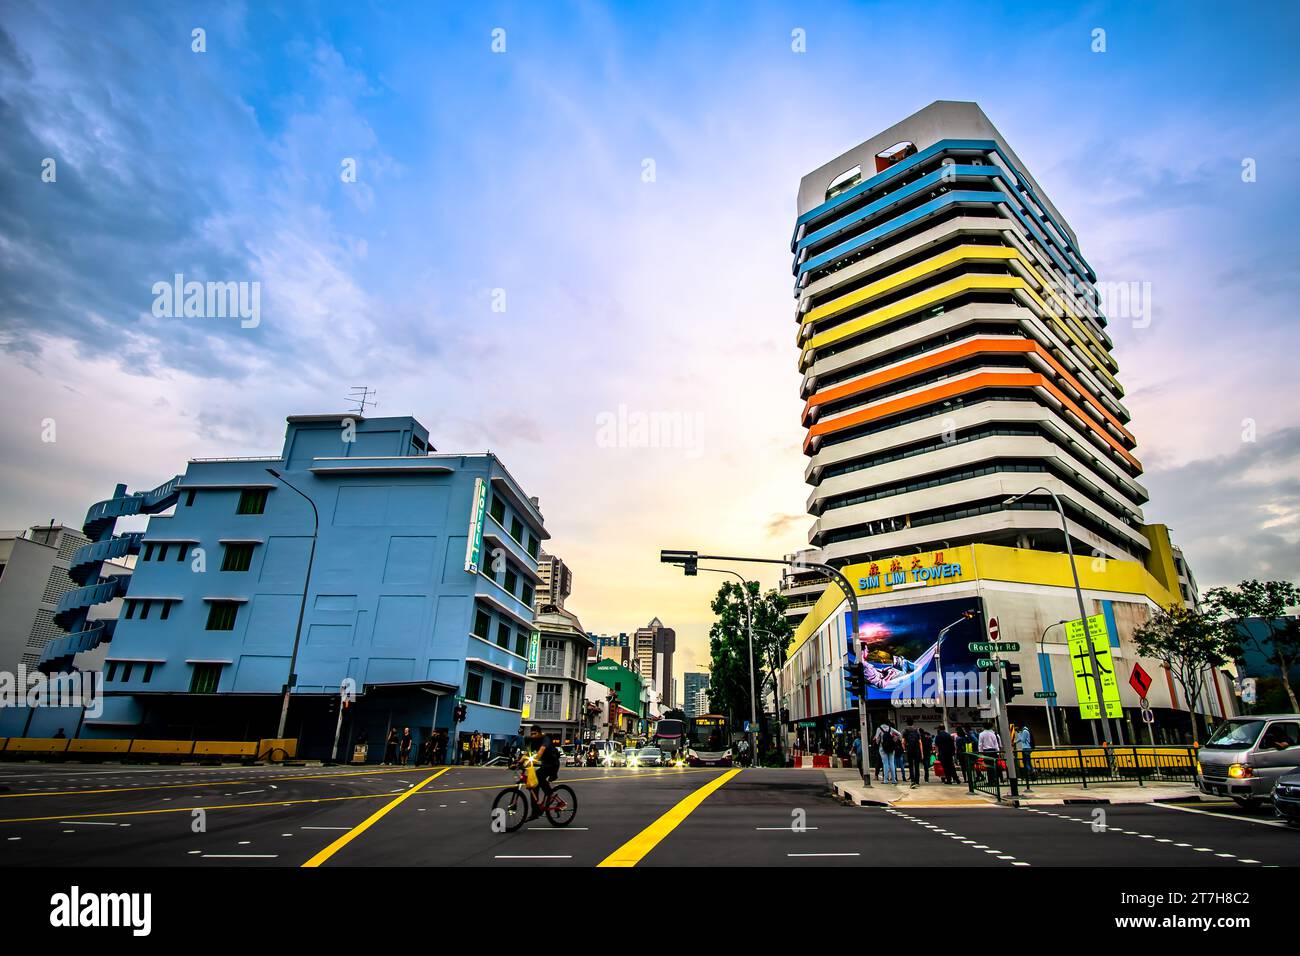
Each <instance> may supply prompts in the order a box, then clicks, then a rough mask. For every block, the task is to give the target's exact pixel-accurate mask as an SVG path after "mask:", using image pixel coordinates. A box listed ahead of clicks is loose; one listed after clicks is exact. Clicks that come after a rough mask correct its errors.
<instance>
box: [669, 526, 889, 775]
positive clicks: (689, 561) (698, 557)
mask: <svg viewBox="0 0 1300 956" xmlns="http://www.w3.org/2000/svg"><path fill="white" fill-rule="evenodd" d="M659 560H660V561H661V562H662V563H664V564H680V565H681V566H682V569H683V570H684V571H685V572H686V573H687V574H688V575H691V574H695V572H696V571H697V570H699V562H700V561H747V562H749V563H751V564H779V565H780V566H781V567H784V568H818V569H820V570H822V571H825V572H826V574H827V575H828V576H830V577H831V578H832V579H834V581H835V583H836V584H838V585H839V586H840V590H842V591H843V592H844V596H845V597H846V598H847V599H848V602H849V609H850V611H851V612H852V615H853V616H852V618H851V620H852V621H853V637H852V638H850V640H852V641H853V644H854V645H855V646H854V652H855V653H856V652H857V648H856V643H857V641H856V638H857V632H858V593H857V592H856V591H855V590H854V589H853V585H851V584H850V583H849V579H848V578H846V577H845V576H844V575H843V574H841V573H840V571H839V569H838V568H836V567H833V566H831V565H829V564H822V563H821V562H820V561H786V560H784V559H777V558H744V557H736V556H734V555H725V554H700V553H699V552H698V551H671V550H664V551H660V552H659ZM750 697H751V700H752V699H753V695H752V694H751V695H750ZM858 734H859V736H860V737H861V739H862V753H863V755H864V759H863V761H862V763H863V766H862V767H861V768H859V769H861V770H862V784H863V786H866V787H869V786H871V777H870V775H869V774H868V773H867V772H866V763H867V761H866V759H865V755H866V753H867V741H868V740H869V739H870V737H869V735H868V734H867V702H866V700H865V699H863V698H862V697H859V698H858Z"/></svg>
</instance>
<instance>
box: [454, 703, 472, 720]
mask: <svg viewBox="0 0 1300 956" xmlns="http://www.w3.org/2000/svg"><path fill="white" fill-rule="evenodd" d="M451 716H452V719H454V720H455V721H456V723H458V724H459V723H461V722H463V721H464V720H465V718H466V717H468V716H469V708H468V707H466V706H465V705H464V704H457V705H456V709H455V710H453V711H452V712H451Z"/></svg>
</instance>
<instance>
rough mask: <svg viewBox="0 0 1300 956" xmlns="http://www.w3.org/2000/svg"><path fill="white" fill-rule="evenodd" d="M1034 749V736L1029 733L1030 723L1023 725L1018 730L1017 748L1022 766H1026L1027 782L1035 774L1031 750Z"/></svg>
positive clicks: (1025, 775) (1025, 776)
mask: <svg viewBox="0 0 1300 956" xmlns="http://www.w3.org/2000/svg"><path fill="white" fill-rule="evenodd" d="M1033 749H1034V738H1033V737H1032V736H1031V735H1030V733H1029V727H1028V725H1026V726H1024V727H1021V728H1020V729H1019V730H1017V731H1016V750H1017V751H1019V753H1020V766H1021V767H1023V768H1024V778H1025V782H1026V783H1028V782H1029V781H1030V780H1032V779H1033V776H1034V761H1033V757H1032V756H1031V751H1033Z"/></svg>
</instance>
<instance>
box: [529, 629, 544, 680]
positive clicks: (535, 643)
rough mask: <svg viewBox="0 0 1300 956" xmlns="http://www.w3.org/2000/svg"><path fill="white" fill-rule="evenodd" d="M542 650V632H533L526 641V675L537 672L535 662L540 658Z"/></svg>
mask: <svg viewBox="0 0 1300 956" xmlns="http://www.w3.org/2000/svg"><path fill="white" fill-rule="evenodd" d="M541 649H542V632H541V631H533V636H532V637H530V638H529V639H528V673H530V674H532V673H534V672H536V670H537V662H538V659H539V658H540V657H541Z"/></svg>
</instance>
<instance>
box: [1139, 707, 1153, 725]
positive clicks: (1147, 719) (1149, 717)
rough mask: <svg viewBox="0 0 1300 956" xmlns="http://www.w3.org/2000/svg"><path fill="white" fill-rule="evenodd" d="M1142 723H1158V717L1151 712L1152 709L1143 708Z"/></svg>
mask: <svg viewBox="0 0 1300 956" xmlns="http://www.w3.org/2000/svg"><path fill="white" fill-rule="evenodd" d="M1142 722H1143V723H1145V724H1154V723H1155V722H1156V715H1155V714H1154V713H1153V712H1152V711H1151V708H1150V707H1143V708H1142Z"/></svg>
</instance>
